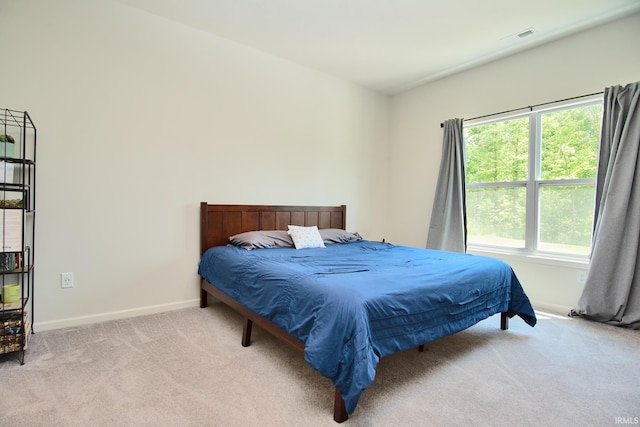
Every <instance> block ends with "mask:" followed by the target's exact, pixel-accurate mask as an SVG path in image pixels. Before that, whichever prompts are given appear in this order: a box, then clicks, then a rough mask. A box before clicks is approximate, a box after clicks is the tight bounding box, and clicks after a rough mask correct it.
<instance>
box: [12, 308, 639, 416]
mask: <svg viewBox="0 0 640 427" xmlns="http://www.w3.org/2000/svg"><path fill="white" fill-rule="evenodd" d="M499 320H500V319H499V317H498V316H494V317H492V318H490V319H487V320H485V321H483V322H481V323H479V324H478V325H476V326H474V327H472V328H469V329H467V330H466V331H463V332H460V333H458V334H456V335H454V336H451V337H447V338H444V339H441V340H438V341H436V342H433V343H430V344H428V345H427V349H426V351H425V352H424V353H419V352H418V351H417V350H411V351H406V352H402V353H398V354H395V355H393V356H390V357H387V358H385V359H383V360H382V362H381V364H380V365H379V367H378V374H377V378H376V380H375V381H374V383H373V385H372V386H371V387H370V388H369V389H367V390H366V391H365V392H364V394H363V395H362V398H361V399H360V403H359V405H358V407H357V408H356V411H355V412H354V414H352V416H351V418H350V419H349V420H348V421H347V422H346V423H345V424H343V425H345V426H396V425H397V426H401V425H402V426H405V425H424V426H513V425H518V426H566V425H576V426H578V425H579V426H614V425H617V424H621V422H623V421H626V422H627V424H628V423H629V422H630V421H634V419H635V420H636V423H637V420H638V418H637V417H640V369H638V358H639V356H640V335H639V332H638V331H631V330H625V329H619V328H615V327H612V326H607V325H601V324H597V323H592V322H589V321H586V320H583V319H572V318H568V317H566V318H565V317H558V318H554V317H547V316H540V318H539V322H538V325H537V326H536V327H535V328H530V327H529V326H527V325H526V324H525V323H524V322H522V321H521V320H520V319H519V318H514V319H511V322H510V329H509V330H508V331H501V330H500V328H499ZM240 337H241V319H240V318H239V317H238V315H237V314H235V313H234V312H232V311H231V310H229V309H228V308H227V307H225V306H223V305H221V304H219V303H215V304H211V305H210V307H208V308H206V309H200V308H191V309H185V310H179V311H173V312H167V313H161V314H157V315H152V316H145V317H138V318H132V319H125V320H118V321H111V322H106V323H101V324H94V325H88V326H84V327H78V328H67V329H59V330H54V331H45V332H39V333H36V334H35V335H34V336H33V337H32V340H31V342H30V345H29V349H28V351H27V353H26V360H25V364H24V365H23V366H20V364H19V363H18V361H17V360H16V358H15V356H10V355H9V356H7V355H5V356H2V357H0V425H2V426H114V425H115V426H335V425H336V424H335V423H334V422H333V419H332V410H333V391H334V388H333V386H332V385H331V383H330V381H329V380H327V379H325V378H324V377H322V376H321V375H320V374H319V373H317V372H316V371H315V370H313V369H312V368H311V367H310V366H309V365H307V363H306V362H305V361H304V359H303V356H302V354H300V353H298V352H296V351H295V350H293V349H290V348H289V347H288V346H286V345H284V344H282V343H280V342H279V341H277V340H275V339H274V338H273V337H271V336H270V335H268V334H267V333H265V332H264V331H262V330H260V329H259V328H257V327H256V328H254V333H253V343H252V345H251V346H250V347H248V348H244V347H242V346H241V345H240ZM632 424H633V423H632Z"/></svg>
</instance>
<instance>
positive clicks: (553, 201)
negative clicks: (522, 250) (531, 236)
mask: <svg viewBox="0 0 640 427" xmlns="http://www.w3.org/2000/svg"><path fill="white" fill-rule="evenodd" d="M594 196H595V186H594V185H574V186H542V187H540V231H539V234H540V240H539V243H538V249H540V250H544V251H553V252H564V253H573V254H584V255H588V254H589V250H590V248H591V230H592V227H593V209H594Z"/></svg>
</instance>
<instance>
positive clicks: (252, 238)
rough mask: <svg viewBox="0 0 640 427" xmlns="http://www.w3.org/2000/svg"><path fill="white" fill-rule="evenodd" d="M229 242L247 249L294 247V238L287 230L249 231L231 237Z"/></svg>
mask: <svg viewBox="0 0 640 427" xmlns="http://www.w3.org/2000/svg"><path fill="white" fill-rule="evenodd" d="M229 243H230V244H232V245H233V246H239V247H241V248H245V249H247V250H251V249H266V248H292V247H293V240H292V239H291V236H289V235H288V234H287V232H286V231H285V230H260V231H247V232H244V233H240V234H236V235H235V236H231V237H229Z"/></svg>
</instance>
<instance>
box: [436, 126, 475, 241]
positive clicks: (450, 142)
mask: <svg viewBox="0 0 640 427" xmlns="http://www.w3.org/2000/svg"><path fill="white" fill-rule="evenodd" d="M466 246H467V214H466V205H465V185H464V141H463V137H462V119H450V120H447V121H445V122H444V137H443V141H442V160H441V161H440V173H439V175H438V185H437V187H436V196H435V199H434V201H433V209H432V211H431V222H430V225H429V237H428V238H427V248H429V249H440V250H444V251H453V252H465V251H466Z"/></svg>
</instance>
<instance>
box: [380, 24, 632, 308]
mask: <svg viewBox="0 0 640 427" xmlns="http://www.w3.org/2000/svg"><path fill="white" fill-rule="evenodd" d="M638 40H640V14H634V15H631V16H628V17H626V18H623V19H620V20H618V21H614V22H611V23H608V24H605V25H603V26H600V27H596V28H592V29H590V30H587V31H584V32H582V33H579V34H576V35H573V36H570V37H566V38H564V39H561V40H558V41H555V42H550V43H547V44H545V45H541V46H539V47H536V48H533V49H530V50H528V51H525V52H523V53H520V54H517V55H513V56H510V57H507V58H504V59H501V60H498V61H495V62H492V63H489V64H486V65H484V66H480V67H477V68H475V69H472V70H469V71H466V72H462V73H459V74H456V75H453V76H450V77H448V78H444V79H441V80H438V81H435V82H432V83H429V84H426V85H424V86H421V87H419V88H416V89H413V90H409V91H407V92H404V93H401V94H398V95H396V96H394V97H393V98H392V102H391V139H390V142H391V144H390V166H389V174H390V178H389V190H390V191H389V200H388V206H389V209H388V211H387V227H386V230H385V231H386V235H387V236H386V237H387V238H388V239H389V240H390V241H393V242H397V243H400V244H407V245H412V246H419V247H424V245H425V244H426V240H427V234H428V227H429V218H430V216H431V207H432V203H433V197H434V192H435V186H436V182H437V174H438V168H439V162H440V155H441V144H442V129H441V128H440V123H441V122H442V121H444V120H446V119H450V118H454V117H458V118H471V117H476V116H481V115H485V114H491V113H495V112H500V111H504V110H509V109H513V108H519V107H523V106H528V105H534V104H538V103H544V102H548V101H553V100H557V99H563V98H568V97H573V96H579V95H583V94H589V93H593V92H598V91H602V90H603V89H604V88H605V87H608V86H612V85H615V84H626V83H631V82H634V81H637V80H640V55H639V54H638ZM498 256H499V255H498ZM501 257H502V258H504V259H505V260H507V261H508V262H510V264H511V265H512V266H513V267H514V270H515V271H516V274H517V275H518V276H519V278H520V279H521V281H522V283H523V286H524V288H525V290H526V291H527V293H528V294H529V296H530V298H531V299H532V300H533V302H534V305H536V306H537V307H539V308H544V309H547V310H553V311H558V312H566V311H567V310H568V309H570V308H571V307H573V305H574V304H575V302H576V301H577V299H578V298H579V296H580V293H581V291H582V285H581V284H579V283H577V280H576V279H577V274H578V272H580V271H583V270H584V269H586V268H587V266H586V265H584V264H579V263H578V264H572V263H551V262H546V261H544V260H540V259H530V258H524V257H513V256H509V257H504V256H501Z"/></svg>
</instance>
